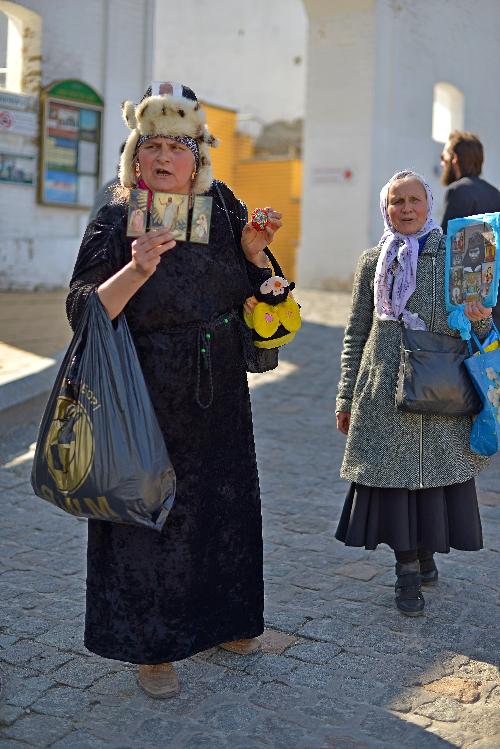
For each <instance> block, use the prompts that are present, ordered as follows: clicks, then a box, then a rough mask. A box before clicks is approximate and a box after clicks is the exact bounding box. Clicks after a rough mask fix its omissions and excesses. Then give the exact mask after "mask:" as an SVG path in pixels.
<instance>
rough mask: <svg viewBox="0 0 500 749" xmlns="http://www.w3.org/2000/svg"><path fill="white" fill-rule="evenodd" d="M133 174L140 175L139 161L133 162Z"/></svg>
mask: <svg viewBox="0 0 500 749" xmlns="http://www.w3.org/2000/svg"><path fill="white" fill-rule="evenodd" d="M135 176H136V177H140V176H141V167H140V166H139V162H138V161H136V162H135Z"/></svg>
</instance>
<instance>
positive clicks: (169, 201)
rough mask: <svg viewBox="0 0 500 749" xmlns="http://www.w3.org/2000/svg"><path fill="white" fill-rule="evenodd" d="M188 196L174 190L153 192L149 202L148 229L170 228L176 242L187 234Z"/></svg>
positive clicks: (181, 240)
mask: <svg viewBox="0 0 500 749" xmlns="http://www.w3.org/2000/svg"><path fill="white" fill-rule="evenodd" d="M188 211H189V196H188V195H179V194H178V193H174V192H155V193H153V202H152V204H151V222H150V226H149V228H150V229H170V231H171V232H172V234H173V237H174V239H175V240H176V241H178V242H185V241H186V235H187V223H188Z"/></svg>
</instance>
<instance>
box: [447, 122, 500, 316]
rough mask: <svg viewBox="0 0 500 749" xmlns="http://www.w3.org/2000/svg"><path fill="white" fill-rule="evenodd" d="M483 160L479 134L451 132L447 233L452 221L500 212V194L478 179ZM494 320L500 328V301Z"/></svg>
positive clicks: (448, 149) (448, 165) (491, 186)
mask: <svg viewBox="0 0 500 749" xmlns="http://www.w3.org/2000/svg"><path fill="white" fill-rule="evenodd" d="M483 158H484V154H483V144H482V143H481V141H480V140H479V138H478V137H477V135H474V133H465V132H459V131H458V130H454V131H453V132H452V133H450V136H449V138H448V141H447V142H446V144H445V146H444V148H443V153H442V154H441V167H442V173H441V184H443V185H444V186H445V187H447V188H448V189H447V190H446V193H445V196H444V214H443V219H442V222H441V226H442V229H443V232H444V233H445V234H446V229H447V226H448V221H449V220H450V219H452V218H462V217H463V216H474V215H475V214H476V213H495V212H496V211H500V191H498V190H497V188H496V187H494V186H493V185H490V183H489V182H486V180H484V179H481V177H480V176H479V175H480V174H481V170H482V167H483ZM497 252H500V248H497ZM493 318H494V320H495V322H496V324H497V326H498V325H500V299H499V300H498V301H497V305H496V307H494V308H493Z"/></svg>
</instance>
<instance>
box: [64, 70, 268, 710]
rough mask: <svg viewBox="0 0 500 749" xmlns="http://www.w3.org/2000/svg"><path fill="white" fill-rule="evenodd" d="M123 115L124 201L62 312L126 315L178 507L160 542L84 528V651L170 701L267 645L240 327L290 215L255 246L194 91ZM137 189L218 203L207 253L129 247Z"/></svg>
mask: <svg viewBox="0 0 500 749" xmlns="http://www.w3.org/2000/svg"><path fill="white" fill-rule="evenodd" d="M124 116H125V120H126V122H127V124H128V126H129V128H130V129H131V133H130V136H129V138H128V140H127V144H126V146H125V149H124V151H123V154H122V157H121V162H120V182H121V188H119V189H118V193H117V197H116V199H115V201H114V202H113V203H112V204H110V205H107V206H105V207H104V208H102V209H101V211H100V212H99V214H98V215H97V217H96V219H95V220H94V221H93V222H92V223H91V224H90V225H89V227H88V228H87V231H86V234H85V237H84V239H83V242H82V245H81V248H80V252H79V255H78V259H77V262H76V266H75V270H74V273H73V277H72V279H71V287H70V293H69V296H68V300H67V309H68V316H69V319H70V322H71V325H72V326H73V327H74V326H75V325H76V324H77V322H78V319H79V316H80V315H81V312H82V310H83V307H84V305H85V302H86V300H87V298H88V296H89V294H90V293H91V292H92V291H93V290H94V289H97V293H98V295H99V298H100V300H101V302H102V304H103V305H104V307H105V309H106V310H107V312H108V314H109V316H110V318H112V319H113V318H115V317H116V316H117V315H118V314H119V313H120V312H122V311H124V312H125V315H126V318H127V322H128V325H129V327H130V330H131V332H132V336H133V339H134V342H135V346H136V348H137V353H138V355H139V359H140V362H141V366H142V368H143V372H144V376H145V379H146V383H147V385H148V389H149V392H150V395H151V399H152V402H153V405H154V408H155V411H156V414H157V417H158V420H159V423H160V427H161V429H162V432H163V435H164V437H165V442H166V445H167V448H168V450H169V452H170V456H171V459H172V462H173V465H174V468H175V471H176V475H177V496H176V500H175V503H174V507H173V509H172V511H171V513H170V515H169V517H168V520H167V523H166V525H165V527H164V529H163V531H162V532H161V533H156V532H153V531H150V530H147V529H142V528H139V527H131V526H125V525H118V524H114V523H109V522H104V521H99V520H91V521H89V524H88V555H87V608H86V627H85V644H86V646H87V648H88V649H89V650H92V651H93V652H95V653H98V654H99V655H102V656H104V657H107V658H114V659H117V660H123V661H128V662H132V663H137V664H140V665H139V673H138V679H139V683H140V684H141V686H142V687H143V688H144V689H145V691H146V692H147V693H148V694H150V695H151V696H154V697H167V696H171V695H173V694H176V693H177V692H178V691H179V683H178V679H177V676H176V674H175V671H174V669H173V666H172V661H177V660H181V659H183V658H188V657H189V656H191V655H193V654H194V653H197V652H199V651H202V650H206V649H208V648H211V647H214V646H216V645H222V646H223V647H225V648H226V649H229V650H232V651H234V652H237V653H248V652H252V651H254V650H255V649H256V648H257V647H258V641H257V640H256V639H255V638H257V637H258V636H259V635H260V634H261V633H262V632H263V571H262V529H261V510H260V496H259V483H258V474H257V466H256V459H255V447H254V438H253V430H252V416H251V410H250V397H249V391H248V385H247V378H246V370H245V360H244V355H243V348H242V343H241V338H240V327H239V322H238V319H237V317H238V313H239V312H240V311H241V308H242V306H243V305H244V304H245V303H246V302H247V300H249V299H250V298H251V297H252V295H253V292H254V290H255V289H256V288H258V286H260V284H261V283H262V282H263V281H264V280H265V279H266V278H267V277H268V276H270V275H271V271H270V270H269V269H268V263H267V257H266V255H265V253H264V251H263V250H264V247H265V245H266V244H268V243H269V242H270V241H272V239H273V235H274V233H275V231H276V230H277V229H278V228H279V227H280V225H281V214H279V213H277V212H275V211H274V210H273V209H270V221H271V223H270V225H269V226H268V227H267V229H266V230H265V231H263V232H257V231H256V230H255V229H254V228H253V227H252V226H251V224H249V223H248V221H247V211H246V207H245V206H244V204H242V203H241V202H240V201H239V200H238V199H237V198H236V197H235V196H234V195H233V193H232V192H231V190H230V189H229V188H228V187H227V186H226V185H224V184H222V183H220V182H217V181H214V180H213V179H212V173H211V167H210V159H209V146H214V145H216V141H215V139H214V138H213V136H211V135H210V133H209V132H208V130H207V127H206V124H205V117H204V114H203V110H202V109H201V107H200V105H199V103H198V101H197V99H196V96H195V94H194V93H193V91H192V90H191V89H189V88H187V87H186V86H182V85H179V84H172V83H163V84H157V83H156V84H152V86H151V87H150V88H149V89H148V91H147V92H146V94H145V96H144V97H143V99H142V101H141V103H140V104H139V105H138V106H137V107H135V106H134V105H133V104H132V102H126V103H125V104H124ZM133 187H140V188H143V189H145V190H148V191H149V193H152V192H170V193H180V194H186V195H189V196H190V201H192V198H193V196H195V195H198V194H203V195H207V196H210V197H212V198H213V206H212V217H211V226H210V235H209V241H208V244H194V243H191V242H190V241H186V242H178V243H176V242H175V241H174V240H173V236H172V234H171V232H170V231H169V230H168V229H161V230H157V231H151V232H149V233H145V234H143V235H141V236H139V237H137V238H136V239H135V240H131V239H128V238H127V236H126V225H127V202H128V194H129V191H130V188H133ZM151 197H152V196H151V195H149V202H150V203H151ZM251 303H252V302H251V301H249V302H247V306H248V304H251Z"/></svg>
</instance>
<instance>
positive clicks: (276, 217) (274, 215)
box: [241, 206, 283, 268]
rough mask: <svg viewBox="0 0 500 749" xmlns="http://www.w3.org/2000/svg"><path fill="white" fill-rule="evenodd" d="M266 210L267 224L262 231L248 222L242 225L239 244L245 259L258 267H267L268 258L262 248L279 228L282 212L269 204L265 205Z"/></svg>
mask: <svg viewBox="0 0 500 749" xmlns="http://www.w3.org/2000/svg"><path fill="white" fill-rule="evenodd" d="M266 211H267V213H268V215H269V224H268V225H267V226H266V228H265V229H264V231H257V229H254V227H253V226H252V224H251V223H250V222H249V223H248V224H246V225H245V226H244V227H243V232H242V235H241V246H242V248H243V252H244V253H245V257H246V259H247V260H249V261H250V262H251V263H253V264H254V265H257V266H258V267H260V268H267V264H268V260H267V256H266V255H265V254H264V252H263V249H264V247H267V246H268V245H269V244H271V242H272V241H273V239H274V235H275V234H276V232H277V231H278V229H280V228H281V225H282V222H281V219H282V217H283V214H282V213H279V212H278V211H275V210H274V208H271V207H270V206H267V207H266Z"/></svg>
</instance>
